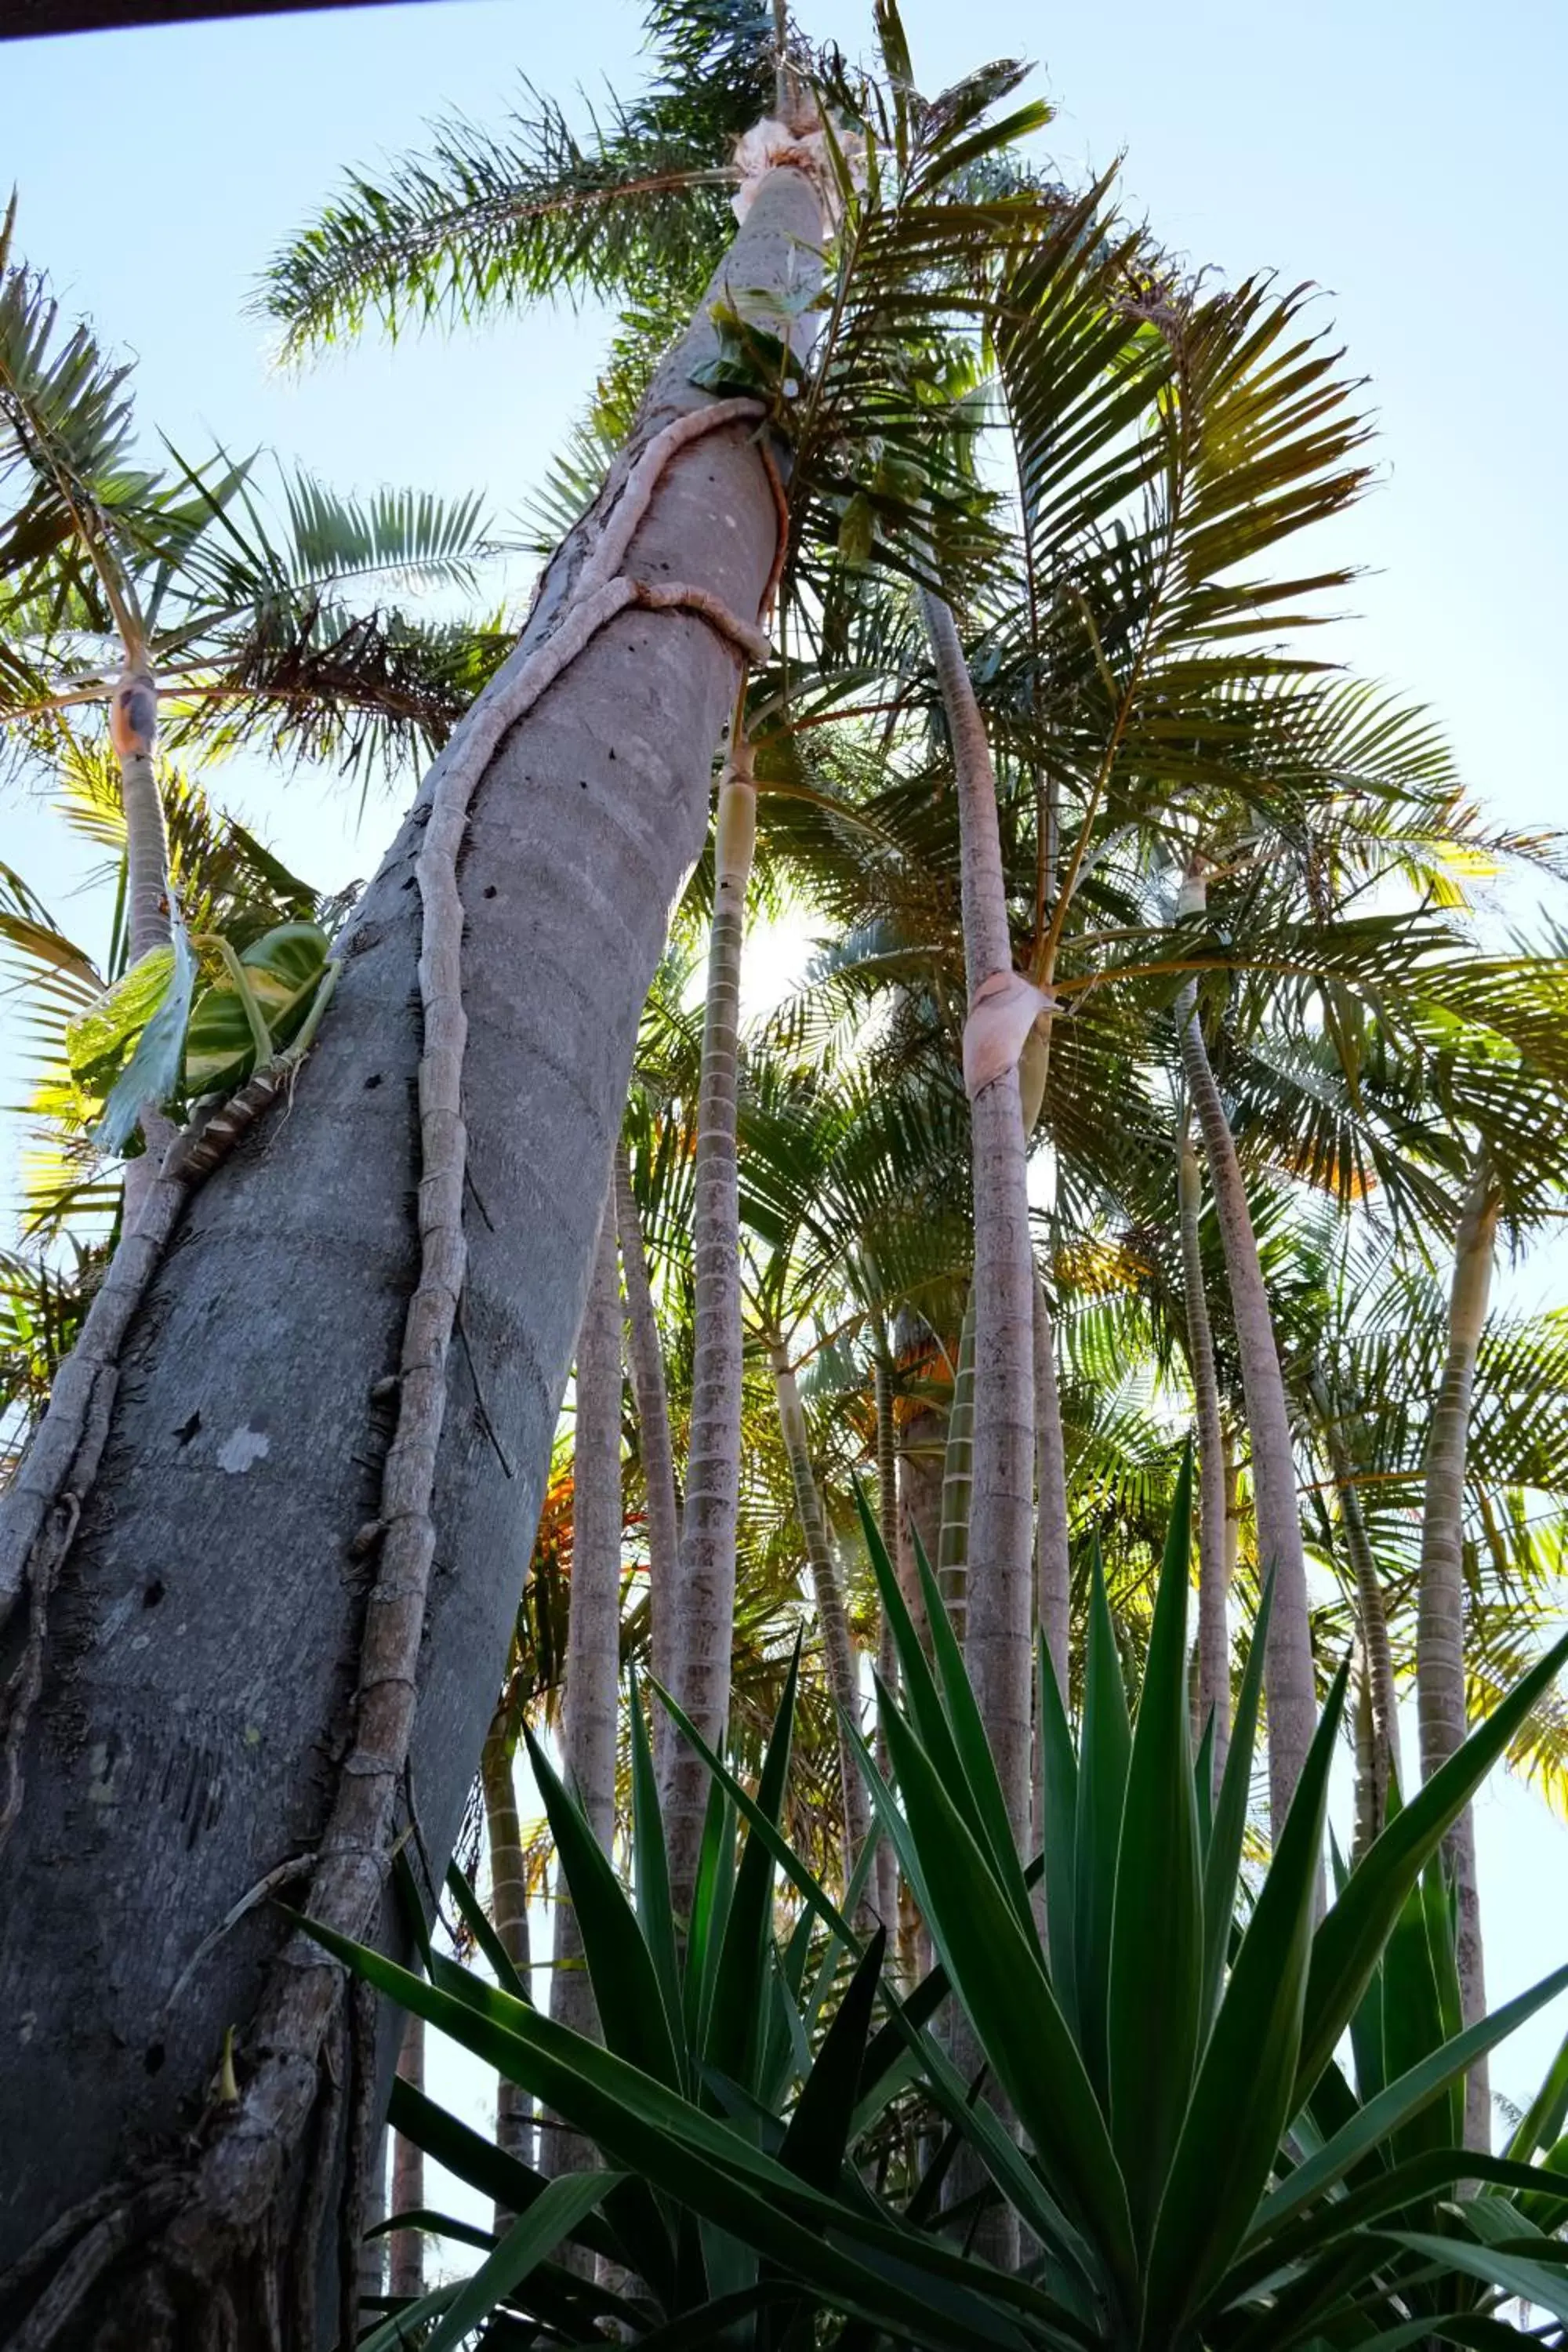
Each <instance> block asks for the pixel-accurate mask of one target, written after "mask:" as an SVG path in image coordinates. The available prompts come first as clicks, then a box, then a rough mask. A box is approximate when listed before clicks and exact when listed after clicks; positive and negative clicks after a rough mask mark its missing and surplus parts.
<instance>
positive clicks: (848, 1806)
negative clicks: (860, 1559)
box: [768, 1337, 871, 1880]
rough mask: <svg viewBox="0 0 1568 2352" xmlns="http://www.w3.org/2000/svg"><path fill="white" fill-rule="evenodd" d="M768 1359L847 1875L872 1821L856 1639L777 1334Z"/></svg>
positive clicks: (794, 1386) (800, 1409) (801, 1410)
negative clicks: (831, 1721)
mask: <svg viewBox="0 0 1568 2352" xmlns="http://www.w3.org/2000/svg"><path fill="white" fill-rule="evenodd" d="M768 1360H769V1362H770V1363H771V1365H772V1366H773V1394H774V1396H775V1398H776V1399H777V1402H778V1410H779V1427H780V1430H781V1431H782V1433H783V1435H784V1452H785V1454H787V1455H788V1457H789V1468H790V1477H791V1479H792V1480H793V1482H794V1486H795V1508H796V1510H797V1511H798V1513H799V1515H800V1525H801V1533H802V1534H803V1535H804V1536H805V1557H806V1565H807V1566H808V1568H809V1569H810V1570H811V1584H812V1591H813V1592H814V1593H815V1595H816V1614H817V1619H818V1622H819V1623H820V1624H821V1627H822V1649H823V1655H824V1658H825V1659H826V1665H827V1682H828V1687H829V1689H830V1690H831V1691H832V1693H833V1703H834V1706H836V1707H837V1710H838V1716H839V1725H838V1774H839V1785H840V1789H841V1791H842V1798H843V1805H844V1876H845V1878H846V1880H847V1879H848V1877H849V1874H850V1872H851V1871H852V1870H853V1869H854V1867H855V1863H856V1858H857V1857H858V1854H859V1852H860V1849H861V1847H862V1846H863V1845H864V1844H865V1843H866V1839H867V1836H868V1833H869V1831H870V1825H871V1815H870V1806H869V1802H868V1798H867V1794H866V1782H865V1780H864V1777H863V1776H862V1774H861V1771H860V1767H859V1765H858V1762H857V1760H856V1756H855V1746H854V1741H853V1739H852V1738H851V1736H850V1732H849V1728H848V1727H849V1726H850V1725H853V1726H855V1727H857V1728H858V1726H859V1721H860V1676H859V1672H858V1667H857V1665H856V1660H855V1644H854V1642H853V1641H852V1640H851V1638H850V1633H849V1619H848V1615H847V1612H846V1610H845V1607H844V1592H843V1587H842V1585H841V1583H840V1581H839V1576H838V1567H837V1561H836V1560H835V1559H834V1557H833V1547H832V1545H831V1543H830V1542H829V1540H828V1534H827V1521H826V1517H825V1516H824V1514H823V1508H822V1496H821V1494H820V1493H819V1491H818V1489H817V1484H816V1473H815V1471H814V1470H813V1468H812V1466H811V1444H810V1439H809V1435H808V1433H807V1430H806V1425H805V1406H804V1405H803V1404H802V1402H801V1401H800V1386H799V1383H798V1382H797V1381H796V1379H795V1370H794V1368H793V1366H792V1365H791V1363H790V1360H789V1349H787V1348H786V1347H785V1345H784V1341H783V1340H782V1339H778V1338H776V1337H775V1338H773V1339H770V1340H769V1343H768Z"/></svg>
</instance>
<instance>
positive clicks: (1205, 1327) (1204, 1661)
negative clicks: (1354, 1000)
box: [1176, 989, 1230, 1795]
mask: <svg viewBox="0 0 1568 2352" xmlns="http://www.w3.org/2000/svg"><path fill="white" fill-rule="evenodd" d="M1195 1002H1196V991H1195V990H1192V991H1190V992H1189V991H1188V990H1185V989H1184V991H1183V992H1182V997H1181V999H1180V1000H1179V1006H1178V1010H1179V1014H1180V1017H1181V1018H1182V1019H1183V1020H1184V1021H1190V1020H1192V1019H1193V1017H1194V1010H1195ZM1176 1190H1177V1206H1178V1210H1179V1213H1180V1218H1181V1228H1182V1277H1183V1286H1184V1307H1185V1311H1186V1321H1187V1363H1188V1368H1189V1370H1190V1371H1191V1373H1192V1381H1193V1405H1194V1417H1195V1419H1196V1421H1197V1432H1198V1710H1197V1711H1198V1729H1199V1734H1200V1736H1201V1734H1202V1731H1203V1727H1204V1726H1205V1724H1207V1723H1212V1724H1213V1725H1214V1748H1213V1755H1214V1787H1215V1793H1216V1795H1217V1793H1218V1790H1219V1784H1220V1780H1221V1779H1222V1777H1223V1775H1224V1772H1225V1759H1226V1754H1227V1752H1228V1750H1229V1748H1230V1623H1229V1617H1228V1603H1229V1600H1230V1552H1229V1544H1228V1541H1227V1531H1226V1454H1225V1425H1224V1423H1223V1421H1222V1419H1221V1417H1220V1409H1219V1378H1218V1375H1217V1373H1216V1372H1215V1360H1214V1332H1213V1329H1212V1327H1211V1326H1210V1323H1209V1307H1208V1293H1207V1291H1206V1289H1205V1286H1204V1257H1203V1249H1202V1246H1201V1244H1200V1241H1199V1233H1200V1220H1201V1217H1202V1214H1203V1177H1202V1172H1201V1171H1200V1169H1199V1166H1198V1155H1197V1153H1196V1151H1195V1150H1194V1147H1193V1139H1192V1130H1191V1129H1190V1127H1188V1126H1187V1124H1186V1123H1185V1122H1184V1123H1183V1127H1182V1132H1181V1137H1180V1139H1179V1141H1178V1144H1177V1171H1176Z"/></svg>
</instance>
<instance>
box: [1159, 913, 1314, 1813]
mask: <svg viewBox="0 0 1568 2352" xmlns="http://www.w3.org/2000/svg"><path fill="white" fill-rule="evenodd" d="M1203 903H1204V890H1203V883H1202V880H1201V878H1199V877H1189V880H1188V881H1187V882H1186V883H1185V884H1184V886H1183V911H1184V912H1186V911H1196V910H1197V909H1198V908H1201V907H1202V905H1203ZM1179 1017H1180V1029H1181V1041H1182V1066H1183V1068H1184V1071H1185V1074H1186V1080H1187V1091H1188V1094H1189V1096H1190V1097H1191V1100H1192V1106H1193V1109H1194V1112H1195V1114H1196V1116H1197V1121H1198V1126H1199V1129H1200V1130H1201V1131H1202V1135H1203V1139H1204V1150H1205V1156H1206V1158H1207V1160H1208V1169H1209V1181H1210V1183H1211V1184H1212V1185H1213V1187H1214V1196H1215V1208H1216V1210H1217V1212H1218V1214H1219V1230H1220V1239H1221V1242H1222V1243H1223V1244H1224V1248H1225V1264H1226V1277H1227V1279H1228V1281H1229V1284H1230V1297H1231V1310H1232V1314H1233V1316H1234V1318H1235V1322H1236V1338H1237V1351H1238V1353H1239V1355H1240V1357H1241V1382H1242V1389H1243V1391H1244V1394H1245V1396H1246V1400H1247V1428H1248V1430H1249V1431H1250V1433H1251V1437H1252V1488H1253V1494H1254V1496H1255V1498H1256V1509H1257V1516H1258V1566H1259V1568H1260V1569H1261V1570H1262V1571H1263V1572H1264V1574H1266V1575H1267V1573H1268V1570H1270V1569H1272V1570H1273V1571H1274V1608H1273V1613H1272V1615H1271V1617H1270V1619H1269V1624H1268V1654H1267V1655H1266V1657H1265V1659H1264V1687H1265V1691H1266V1693H1267V1696H1268V1800H1269V1817H1270V1821H1271V1822H1272V1826H1273V1833H1274V1837H1275V1840H1276V1842H1277V1843H1278V1840H1279V1834H1280V1832H1281V1831H1282V1830H1283V1828H1284V1826H1285V1816H1286V1814H1287V1813H1288V1812H1289V1810H1290V1800H1291V1798H1292V1797H1293V1796H1294V1795H1295V1793H1296V1783H1297V1781H1298V1780H1300V1777H1301V1769H1302V1767H1303V1765H1304V1764H1305V1763H1306V1760H1307V1750H1308V1748H1310V1746H1311V1742H1312V1734H1313V1731H1314V1730H1315V1728H1316V1727H1317V1717H1318V1699H1317V1690H1316V1687H1315V1685H1314V1683H1313V1679H1312V1628H1311V1620H1310V1616H1309V1613H1308V1608H1307V1560H1306V1553H1305V1551H1304V1550H1303V1549H1302V1544H1301V1513H1300V1505H1299V1503H1298V1500H1297V1492H1296V1454H1295V1448H1294V1446H1293V1444H1292V1443H1291V1436H1290V1416H1289V1410H1288V1408H1287V1405H1286V1402H1285V1383H1284V1381H1283V1380H1282V1379H1281V1377H1280V1372H1279V1349H1278V1348H1277V1347H1276V1345H1275V1339H1274V1324H1273V1318H1272V1317H1271V1316H1270V1314H1269V1311H1268V1292H1267V1290H1266V1289H1265V1288H1264V1285H1263V1269H1262V1267H1261V1266H1260V1265H1259V1264H1258V1243H1257V1239H1256V1236H1255V1235H1254V1234H1253V1230H1252V1213H1251V1210H1250V1209H1249V1208H1248V1206H1247V1186H1246V1183H1245V1182H1244V1181H1243V1178H1242V1173H1241V1162H1240V1160H1238V1159H1237V1152H1236V1141H1235V1138H1234V1137H1233V1136H1232V1134H1231V1131H1230V1122H1229V1120H1228V1119H1227V1118H1226V1111H1225V1104H1224V1102H1223V1101H1222V1100H1221V1097H1220V1091H1219V1087H1218V1086H1217V1085H1216V1084H1215V1075H1214V1071H1213V1069H1212V1068H1211V1067H1210V1065H1209V1057H1208V1048H1207V1046H1206V1045H1205V1044H1204V1033H1203V1028H1202V1024H1200V1022H1199V1019H1198V1013H1197V1007H1196V1004H1195V1003H1189V1004H1188V1005H1187V1006H1186V1007H1185V1008H1184V1012H1183V1013H1182V1014H1181V1015H1180V1016H1179Z"/></svg>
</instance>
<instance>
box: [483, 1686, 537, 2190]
mask: <svg viewBox="0 0 1568 2352" xmlns="http://www.w3.org/2000/svg"><path fill="white" fill-rule="evenodd" d="M507 1712H508V1711H507V1708H506V1706H505V1703H504V1701H503V1703H502V1705H501V1706H500V1707H499V1708H498V1709H497V1711H496V1714H495V1717H493V1719H492V1721H491V1724H490V1728H489V1737H488V1738H487V1739H486V1741H485V1748H484V1755H483V1757H482V1758H481V1759H480V1763H479V1784H480V1790H481V1792H482V1794H483V1797H484V1806H485V1843H486V1845H487V1847H488V1848H489V1862H490V1925H491V1926H492V1927H494V1929H495V1931H496V1934H497V1936H498V1937H500V1946H501V1949H502V1950H503V1951H504V1952H505V1954H506V1956H507V1958H508V1959H509V1960H510V1962H511V1964H512V1966H513V1968H514V1969H516V1970H517V1972H518V1974H519V1976H520V1977H521V1979H522V1980H523V1983H524V1984H525V1985H526V1984H527V1983H528V1982H529V1979H530V1977H531V1973H532V1967H533V1954H532V1950H531V1938H530V1935H529V1926H528V1869H527V1864H526V1861H525V1858H524V1855H523V1850H522V1824H521V1821H520V1820H519V1817H518V1810H517V1783H516V1781H515V1780H514V1778H513V1773H512V1748H511V1740H510V1724H509V1722H508V1720H507ZM496 2146H497V2147H499V2148H500V2149H501V2150H502V2151H503V2153H504V2154H506V2155H507V2156H515V2157H516V2158H518V2159H519V2161H520V2162H521V2163H522V2164H529V2165H531V2163H532V2162H533V2155H534V2148H533V2101H532V2100H531V2098H530V2097H529V2095H528V2094H527V2092H526V2091H523V2090H521V2089H520V2088H519V2086H518V2085H517V2084H515V2083H512V2082H509V2081H508V2080H507V2078H506V2076H505V2075H504V2074H502V2075H498V2077H497V2079H496ZM509 2220H510V2214H509V2213H508V2211H507V2210H506V2209H505V2208H504V2207H502V2206H500V2205H498V2206H497V2208H496V2227H497V2229H498V2230H500V2229H502V2228H504V2227H505V2225H506V2223H507V2221H509Z"/></svg>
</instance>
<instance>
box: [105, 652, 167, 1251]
mask: <svg viewBox="0 0 1568 2352" xmlns="http://www.w3.org/2000/svg"><path fill="white" fill-rule="evenodd" d="M157 735H158V688H157V682H156V680H155V679H154V677H153V674H152V672H151V670H150V669H148V668H147V667H146V665H145V663H144V662H142V661H140V660H136V661H132V660H129V659H128V661H127V666H126V667H125V669H124V670H123V671H122V672H121V676H120V677H119V679H118V680H117V681H116V683H115V686H114V688H113V691H112V693H111V694H110V698H109V740H110V748H111V750H112V751H113V753H114V756H115V759H116V761H118V763H119V767H120V805H121V810H122V811H123V813H124V817H125V930H126V960H127V961H128V962H130V963H139V962H140V961H141V960H142V957H143V956H144V955H151V954H152V952H153V949H154V948H160V947H165V946H167V944H168V941H169V939H170V936H171V926H170V919H169V904H170V885H169V832H168V825H167V823H166V821H165V818H164V814H163V794H162V793H160V791H159V790H158V779H157V777H156V775H155V774H154V772H153V745H154V743H155V742H156V740H157ZM141 1124H142V1141H143V1143H144V1145H145V1147H146V1148H145V1150H142V1152H140V1153H138V1155H137V1157H136V1158H135V1159H134V1160H127V1161H126V1163H125V1209H124V1215H123V1230H124V1231H125V1232H127V1233H129V1232H131V1231H132V1228H133V1227H134V1226H135V1225H136V1224H137V1223H139V1222H140V1219H141V1216H142V1210H143V1208H144V1207H145V1205H146V1202H147V1198H148V1195H149V1193H150V1192H151V1191H152V1189H153V1184H154V1183H155V1182H156V1181H157V1175H158V1168H159V1163H160V1161H161V1160H162V1159H163V1154H164V1152H165V1151H166V1150H168V1148H169V1146H170V1144H171V1143H172V1142H173V1141H174V1123H173V1121H172V1120H170V1119H167V1118H164V1116H163V1112H162V1111H161V1110H160V1109H159V1108H158V1106H157V1104H156V1103H148V1104H147V1105H145V1106H144V1108H143V1109H142V1122H141Z"/></svg>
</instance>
